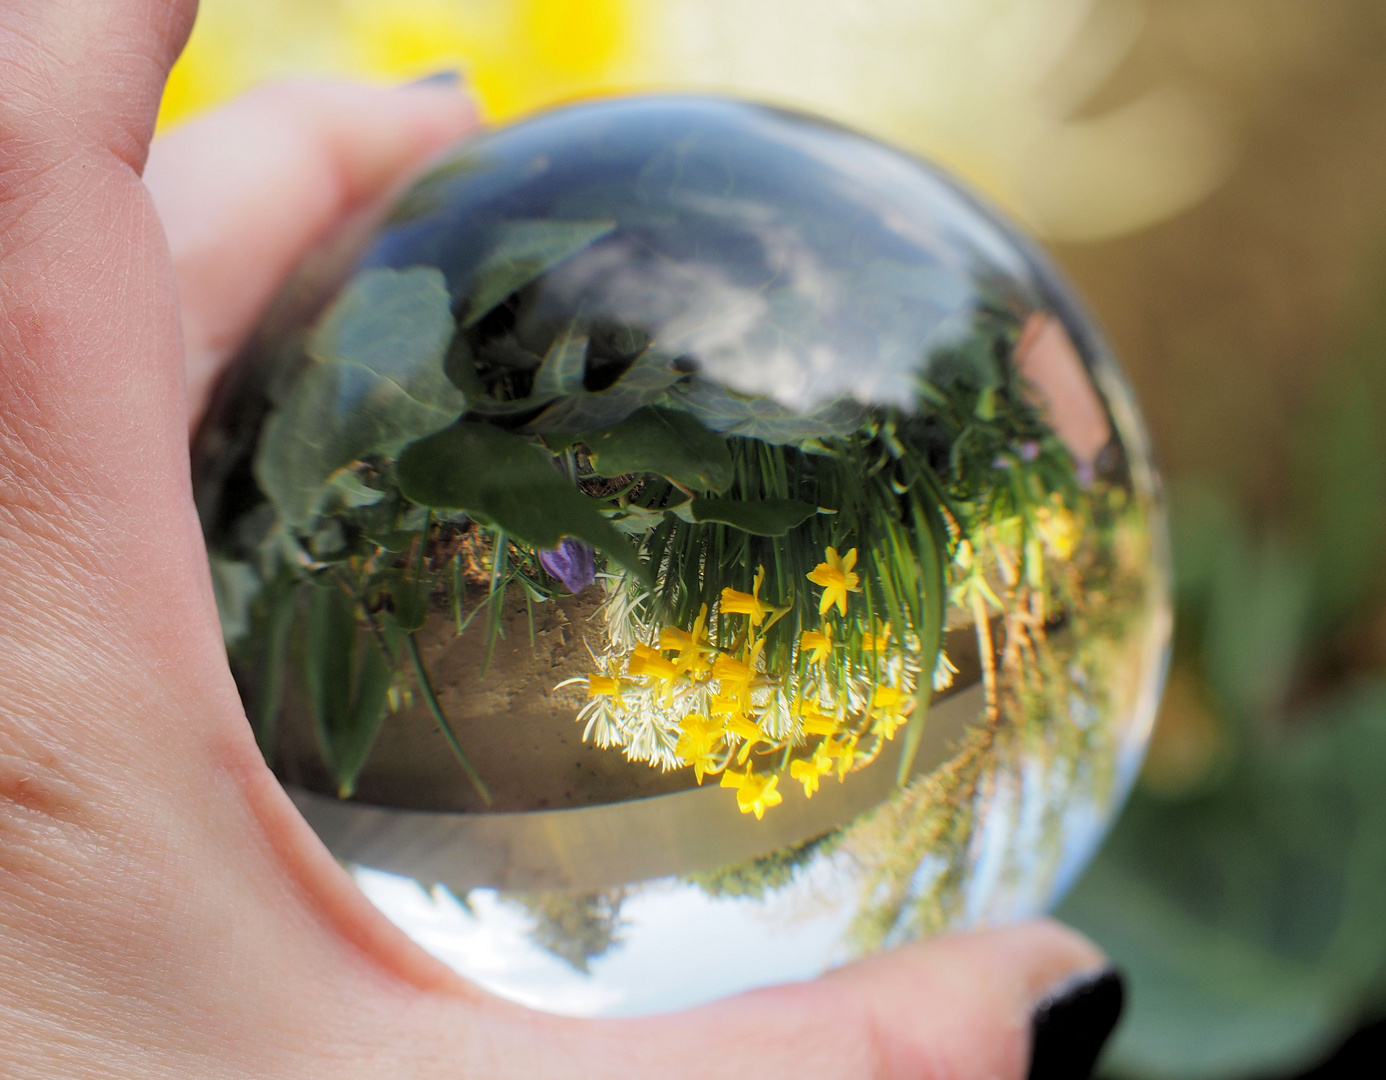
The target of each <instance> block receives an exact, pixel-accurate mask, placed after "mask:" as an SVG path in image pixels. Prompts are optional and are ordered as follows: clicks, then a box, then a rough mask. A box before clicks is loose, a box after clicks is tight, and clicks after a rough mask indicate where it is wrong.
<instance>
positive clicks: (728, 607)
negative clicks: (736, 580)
mask: <svg viewBox="0 0 1386 1080" xmlns="http://www.w3.org/2000/svg"><path fill="white" fill-rule="evenodd" d="M764 581H765V567H763V566H762V567H761V568H760V569H759V570H757V571H756V582H755V585H754V586H753V587H752V589H751V591H750V592H749V593H744V592H737V591H736V590H735V589H723V590H722V614H723V615H745V616H746V617H747V618H749V619H750V620H751V625H752V626H759V625H760V624H761V623H762V622H764V621H765V616H767V615H769V614H770V612H771V611H772V610H774V609H773V608H771V607H770V606H769V605H768V604H762V603H761V602H760V586H761V584H762V583H763V582H764Z"/></svg>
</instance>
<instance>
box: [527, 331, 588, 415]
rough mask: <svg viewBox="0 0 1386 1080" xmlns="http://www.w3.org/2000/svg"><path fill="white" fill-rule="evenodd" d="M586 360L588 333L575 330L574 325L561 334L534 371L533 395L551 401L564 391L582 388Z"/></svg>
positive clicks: (579, 390)
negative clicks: (584, 333)
mask: <svg viewBox="0 0 1386 1080" xmlns="http://www.w3.org/2000/svg"><path fill="white" fill-rule="evenodd" d="M586 363H587V337H586V335H583V334H578V333H576V332H575V326H569V327H568V329H567V330H565V331H564V332H563V333H561V334H559V335H558V337H557V338H556V339H555V340H554V343H553V345H552V346H551V347H550V348H549V351H548V353H546V354H545V356H544V362H543V363H542V364H540V365H539V370H538V371H537V372H536V373H535V375H534V388H533V389H532V390H531V391H530V395H529V396H530V398H531V399H534V400H536V401H539V400H545V401H551V400H553V399H554V398H556V397H562V396H563V395H564V394H577V393H581V391H582V373H583V368H584V366H585V365H586Z"/></svg>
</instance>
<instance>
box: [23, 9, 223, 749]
mask: <svg viewBox="0 0 1386 1080" xmlns="http://www.w3.org/2000/svg"><path fill="white" fill-rule="evenodd" d="M195 9H196V8H195V4H194V2H193V0H100V2H96V0H0V80H2V81H3V87H4V93H3V94H0V281H3V293H2V294H0V295H3V301H0V357H3V362H0V462H3V465H0V579H3V580H4V581H5V582H6V589H5V591H4V594H3V595H0V652H3V653H4V655H6V657H7V658H8V660H7V665H6V671H4V672H0V696H3V698H4V700H5V701H6V710H5V714H4V715H3V716H0V747H3V746H4V736H5V735H6V731H7V729H13V727H14V725H16V724H21V723H23V722H24V721H25V720H29V721H33V722H34V723H35V724H36V727H35V728H34V730H39V731H43V732H45V733H46V734H47V737H51V738H54V739H68V738H69V737H70V736H72V735H73V733H76V734H77V735H79V736H82V735H84V736H85V737H87V738H90V736H91V734H92V733H93V732H95V731H97V730H102V729H104V730H112V729H115V730H124V729H123V728H121V726H120V725H119V724H118V723H117V718H116V717H114V716H113V715H112V709H111V703H112V702H128V703H130V704H129V707H130V708H131V710H132V712H134V713H146V712H150V711H151V710H150V704H151V703H150V701H149V700H148V694H147V692H148V690H149V689H150V680H149V678H148V675H149V674H150V673H154V675H155V680H154V681H155V682H156V683H157V682H162V683H163V684H164V685H163V690H164V691H171V692H172V694H173V696H175V697H178V698H181V699H183V703H184V705H188V704H189V703H191V702H193V701H198V700H202V697H201V695H202V693H203V690H202V688H205V687H206V686H208V685H213V686H220V688H221V689H222V691H223V694H222V697H223V699H224V701H223V702H222V707H221V711H222V712H230V711H232V709H231V707H232V704H233V696H232V695H231V694H230V693H229V678H227V677H226V676H225V675H224V674H221V673H217V672H215V671H211V669H210V668H209V661H208V660H206V659H203V660H202V661H201V662H200V663H197V664H187V663H184V662H183V657H184V656H185V655H186V654H188V653H189V650H191V653H192V654H195V655H197V656H198V657H200V658H210V657H214V656H217V654H218V651H219V645H218V635H217V631H216V626H215V623H214V619H213V615H212V614H211V613H212V611H213V610H214V608H213V605H212V602H211V597H210V586H209V584H208V582H207V571H206V565H205V558H204V557H203V555H202V548H201V536H200V532H199V530H198V527H197V522H196V517H195V515H194V513H193V511H192V501H191V495H190V492H189V479H188V463H187V444H186V422H185V420H184V416H185V412H186V403H185V397H184V390H183V376H182V346H181V341H180V331H179V319H178V308H177V303H176V296H175V290H174V284H173V273H172V270H171V268H170V266H169V259H168V254H167V245H166V242H165V240H164V236H163V232H162V230H161V228H160V226H159V222H158V218H157V215H156V214H155V213H154V210H153V207H152V205H151V203H150V200H149V196H148V192H147V191H146V190H145V188H144V185H143V184H142V183H141V182H140V178H139V170H140V169H141V168H142V167H143V164H144V158H145V154H146V151H147V148H148V144H149V138H150V134H151V132H152V130H153V125H154V119H155V113H156V111H157V107H158V100H159V95H160V93H161V90H162V87H163V83H164V80H165V78H166V75H167V71H168V68H169V67H170V65H171V64H172V62H173V60H174V58H175V56H176V55H177V53H178V50H179V49H180V48H181V46H182V43H183V41H184V39H185V37H186V35H187V32H188V29H189V26H190V23H191V20H192V17H193V13H194V11H195ZM190 631H191V632H190ZM223 666H224V662H223ZM161 672H169V673H171V674H169V675H168V677H167V678H161V675H160V673H161ZM209 672H210V673H209ZM180 673H181V674H180ZM199 681H200V682H199ZM94 686H95V687H100V688H101V690H102V693H101V694H99V695H92V694H91V693H90V689H91V688H92V687H94ZM97 698H100V699H101V700H96V699H97ZM77 700H80V701H82V702H85V703H86V704H85V706H84V707H83V708H72V707H69V706H68V705H67V704H63V707H62V708H61V709H57V708H55V703H69V702H72V701H77ZM102 702H105V703H106V704H105V705H103V704H102ZM88 709H89V712H88V711H87V710H88ZM153 711H155V712H157V710H153ZM59 713H60V714H61V719H62V722H61V724H55V723H54V722H53V717H54V716H55V714H59ZM40 721H42V722H40Z"/></svg>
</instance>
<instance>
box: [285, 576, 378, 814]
mask: <svg viewBox="0 0 1386 1080" xmlns="http://www.w3.org/2000/svg"><path fill="white" fill-rule="evenodd" d="M357 607H358V605H357V603H356V601H355V599H353V598H352V597H351V596H349V595H347V593H346V592H345V591H343V590H342V589H340V588H337V587H335V586H329V587H323V586H319V587H316V588H313V589H312V590H311V592H310V594H309V601H308V632H307V656H306V666H305V670H304V676H305V682H306V683H307V686H308V696H309V698H310V700H311V701H312V705H313V719H314V723H315V726H316V728H317V733H318V739H319V741H320V743H321V745H322V751H323V757H324V759H325V760H326V761H327V763H328V765H329V767H330V768H331V769H332V775H333V778H334V779H335V780H336V781H337V790H338V794H340V795H341V797H342V798H348V797H350V795H351V793H352V791H353V790H354V789H355V786H356V777H357V775H358V774H359V773H360V772H361V767H362V766H363V765H364V764H365V763H366V757H367V756H368V755H369V754H370V750H371V747H372V746H373V745H374V744H375V739H376V736H377V735H378V734H379V733H380V725H381V724H382V723H383V722H384V720H385V714H386V711H387V704H388V701H387V694H388V692H389V689H390V679H391V673H390V667H389V664H388V663H387V662H386V659H385V657H384V656H383V655H381V652H380V649H379V647H378V646H377V645H376V643H375V642H374V641H372V640H370V639H369V638H367V637H366V636H365V635H364V634H361V633H359V632H358V629H357V622H356V611H357Z"/></svg>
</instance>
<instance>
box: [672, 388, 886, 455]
mask: <svg viewBox="0 0 1386 1080" xmlns="http://www.w3.org/2000/svg"><path fill="white" fill-rule="evenodd" d="M669 402H670V404H671V405H674V406H676V407H677V408H680V409H684V410H685V411H687V412H689V413H691V414H692V415H693V416H694V417H696V418H697V419H698V421H699V422H700V423H702V424H703V425H704V426H705V427H706V428H707V429H708V430H709V431H716V432H719V433H721V434H723V435H739V436H741V437H742V438H746V439H760V440H762V441H763V442H768V443H775V444H778V445H792V444H794V443H801V442H804V441H805V440H807V439H825V438H843V437H846V436H848V435H850V434H852V432H854V431H856V430H857V428H859V427H861V425H862V422H863V421H864V420H865V419H866V411H865V410H864V409H863V408H862V407H861V406H860V405H858V404H857V403H856V402H855V401H850V400H841V401H833V402H829V403H828V404H826V405H823V406H821V407H819V408H817V409H812V410H808V411H803V412H801V411H798V410H795V409H790V408H788V407H787V406H784V405H781V404H779V403H778V402H776V401H773V400H771V399H769V398H751V397H745V396H744V395H741V394H738V393H736V392H734V391H732V390H728V389H726V387H724V386H721V385H719V384H718V383H714V382H709V381H708V380H706V379H698V378H694V379H691V380H689V382H688V383H687V385H685V386H684V387H682V388H681V389H680V391H679V392H678V393H677V394H672V395H670V398H669Z"/></svg>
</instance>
